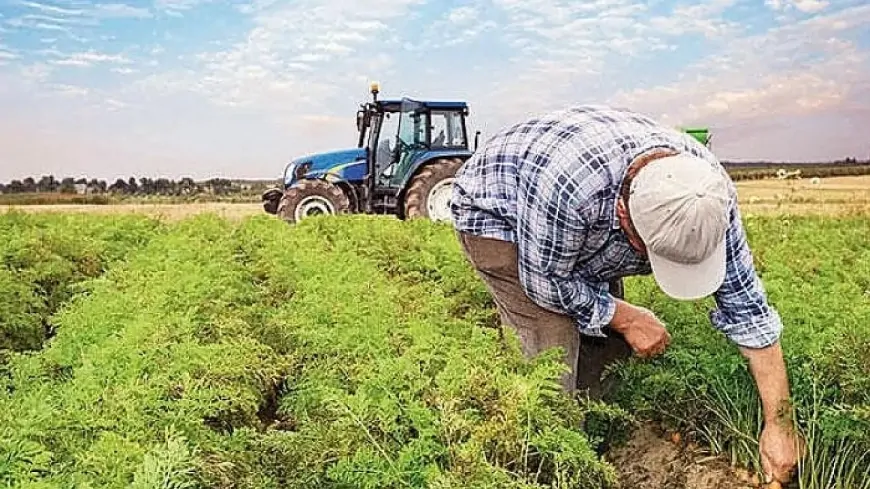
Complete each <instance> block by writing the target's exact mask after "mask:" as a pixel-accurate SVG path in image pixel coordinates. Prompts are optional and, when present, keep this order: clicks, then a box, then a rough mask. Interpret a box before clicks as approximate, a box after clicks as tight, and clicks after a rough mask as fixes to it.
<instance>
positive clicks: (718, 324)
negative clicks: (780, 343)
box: [710, 307, 782, 348]
mask: <svg viewBox="0 0 870 489" xmlns="http://www.w3.org/2000/svg"><path fill="white" fill-rule="evenodd" d="M710 322H711V323H713V326H714V327H715V328H716V329H718V330H719V331H721V332H722V333H724V334H725V336H727V337H728V339H730V340H731V341H733V342H734V343H736V344H737V345H739V346H742V347H744V348H765V347H768V346H770V345H772V344H774V343H776V341H777V340H778V339H779V337H780V335H781V334H782V318H781V317H780V316H779V313H778V312H777V311H776V309H774V308H772V307H770V308H768V309H767V312H766V314H763V315H758V316H749V317H742V316H741V317H739V318H727V317H726V316H725V315H724V314H723V313H722V311H721V310H719V309H714V310H713V311H710Z"/></svg>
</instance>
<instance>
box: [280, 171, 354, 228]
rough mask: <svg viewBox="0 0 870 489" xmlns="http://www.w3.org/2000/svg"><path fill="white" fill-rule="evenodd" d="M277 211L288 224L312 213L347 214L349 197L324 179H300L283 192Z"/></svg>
mask: <svg viewBox="0 0 870 489" xmlns="http://www.w3.org/2000/svg"><path fill="white" fill-rule="evenodd" d="M277 213H278V215H279V216H280V217H281V218H282V219H283V220H284V221H286V222H287V223H289V224H295V223H298V222H300V221H302V220H303V219H305V218H306V217H310V216H314V215H337V214H349V213H350V199H349V198H348V197H347V194H345V193H344V191H343V190H341V188H339V187H338V186H336V185H333V184H331V183H329V182H327V181H326V180H314V179H312V180H302V181H300V182H299V184H298V185H296V186H294V187H291V188H289V189H287V190H286V191H285V192H284V196H283V197H281V202H280V203H279V204H278V212H277Z"/></svg>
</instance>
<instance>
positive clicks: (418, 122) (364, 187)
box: [262, 83, 480, 223]
mask: <svg viewBox="0 0 870 489" xmlns="http://www.w3.org/2000/svg"><path fill="white" fill-rule="evenodd" d="M378 93H379V87H378V84H377V83H372V85H371V95H372V100H371V101H370V102H366V103H363V104H360V108H359V110H358V111H357V114H356V128H357V132H358V136H359V137H358V140H357V147H356V148H352V149H345V150H338V151H330V152H325V153H317V154H309V155H305V156H301V157H298V158H295V159H293V160H291V161H290V162H289V163H288V164H287V165H286V167H285V168H284V175H283V179H282V187H283V188H272V189H269V190H267V191H265V192H264V193H263V194H262V201H263V208H264V210H265V211H266V212H267V213H269V214H275V215H278V216H279V217H281V218H282V219H284V220H285V221H287V222H288V223H297V222H299V221H301V220H302V219H304V218H306V217H309V216H313V215H319V214H356V213H363V214H389V215H394V216H397V217H398V218H400V219H410V218H428V219H431V220H433V221H444V220H450V207H449V204H450V197H451V194H452V182H453V177H454V175H455V174H456V171H457V170H458V169H459V167H460V166H462V164H463V163H464V162H465V160H467V159H468V158H469V157H470V156H471V155H472V154H473V151H472V150H471V149H470V148H469V143H468V129H467V127H466V119H467V117H468V114H469V108H468V104H467V103H466V102H446V101H421V100H415V99H411V98H407V97H403V98H401V99H392V100H386V99H385V100H379V99H378ZM479 135H480V132H477V133H476V135H475V146H476V145H477V138H478V137H479Z"/></svg>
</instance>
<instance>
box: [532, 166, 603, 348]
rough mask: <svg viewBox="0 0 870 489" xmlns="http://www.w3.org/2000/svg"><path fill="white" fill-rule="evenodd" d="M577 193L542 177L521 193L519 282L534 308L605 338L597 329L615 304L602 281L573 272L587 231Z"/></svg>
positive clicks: (563, 183)
mask: <svg viewBox="0 0 870 489" xmlns="http://www.w3.org/2000/svg"><path fill="white" fill-rule="evenodd" d="M530 189H531V190H530ZM529 192H533V193H534V195H529ZM576 193H577V192H576V189H572V185H571V183H570V182H567V181H565V180H563V179H561V178H557V177H549V178H548V177H546V176H541V177H539V179H538V181H537V182H536V185H534V186H528V187H526V188H525V189H522V190H520V192H519V195H518V197H519V198H518V199H517V207H518V208H517V215H518V223H517V238H518V239H517V252H518V254H519V257H518V258H519V263H518V268H519V278H520V283H521V284H522V286H523V288H524V289H525V292H526V294H527V295H528V296H529V298H531V299H532V300H533V301H534V302H535V303H536V304H538V305H539V306H541V307H543V308H544V309H547V310H550V311H553V312H557V313H561V314H566V315H568V316H571V317H573V318H574V320H575V322H576V324H577V328H578V330H579V331H580V332H581V333H583V334H585V335H590V336H605V335H604V333H603V332H602V328H603V327H605V326H606V325H607V324H608V323H610V321H611V319H612V318H613V314H614V312H615V311H616V302H615V301H614V298H613V296H612V295H610V290H609V287H608V284H607V283H597V282H589V281H586V280H584V279H582V278H581V277H580V276H579V275H578V274H577V273H576V272H575V271H574V269H575V264H576V262H577V259H578V256H579V254H580V250H581V249H582V244H583V240H584V235H585V231H586V230H585V229H584V228H585V224H584V222H583V219H582V216H581V215H580V212H579V209H578V208H577V205H578V204H577V202H578V200H577V199H576V197H575V196H576Z"/></svg>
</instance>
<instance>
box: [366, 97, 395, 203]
mask: <svg viewBox="0 0 870 489" xmlns="http://www.w3.org/2000/svg"><path fill="white" fill-rule="evenodd" d="M400 117H401V115H400V114H399V113H398V112H387V111H385V112H383V113H381V114H379V115H378V120H377V122H376V124H377V128H376V129H374V130H372V131H371V134H370V136H369V137H370V141H371V142H370V147H371V148H372V153H373V154H372V158H373V159H374V165H373V166H374V171H373V173H374V175H375V176H376V179H375V182H376V183H377V185H378V186H382V185H386V184H388V183H389V181H390V178H391V175H392V173H393V171H394V170H395V166H396V165H395V161H394V154H395V149H396V144H395V140H396V136H397V134H398V133H399V119H400Z"/></svg>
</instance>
